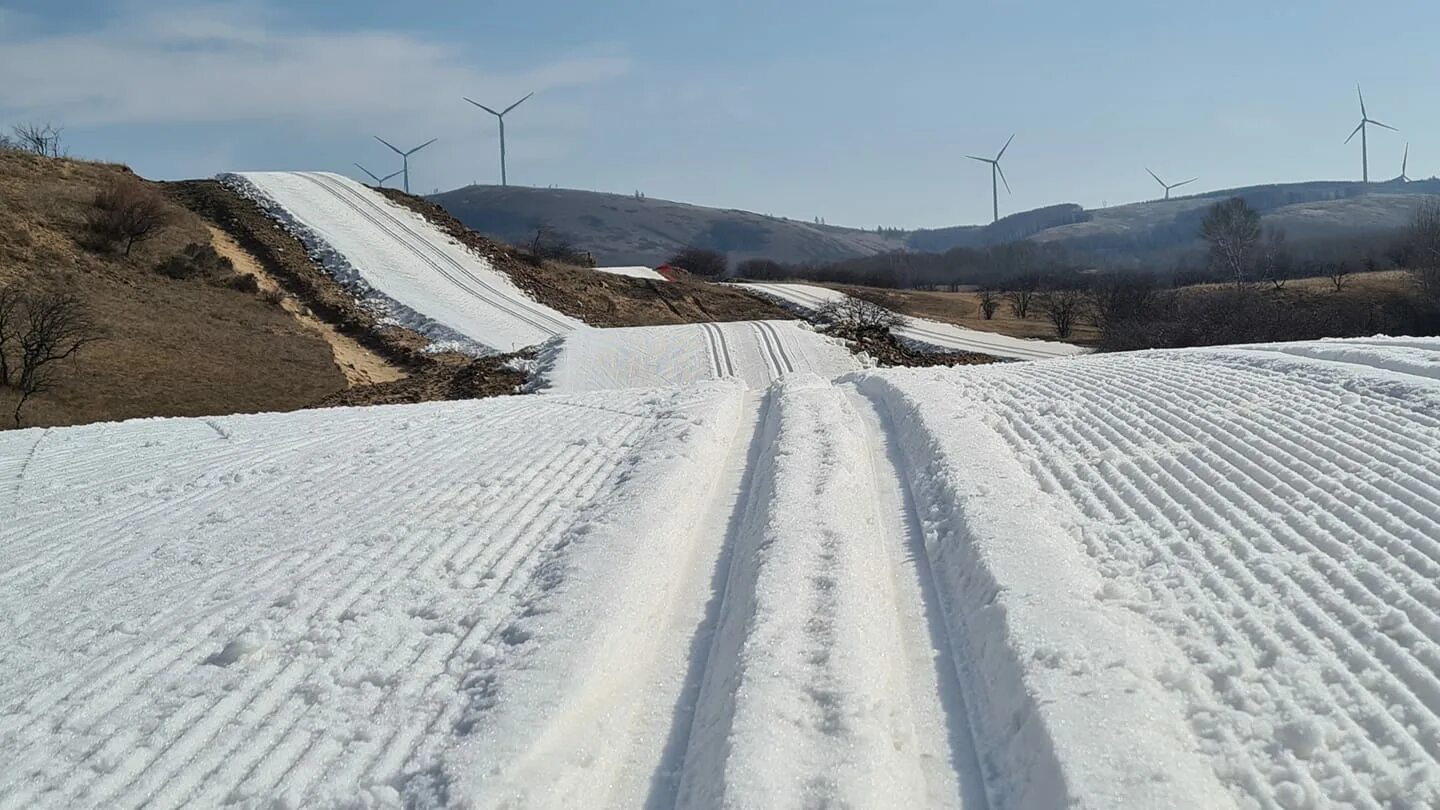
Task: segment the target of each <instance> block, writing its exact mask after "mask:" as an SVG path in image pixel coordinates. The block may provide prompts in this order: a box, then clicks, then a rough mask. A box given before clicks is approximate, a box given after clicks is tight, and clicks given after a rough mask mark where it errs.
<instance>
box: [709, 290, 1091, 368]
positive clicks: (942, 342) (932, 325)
mask: <svg viewBox="0 0 1440 810" xmlns="http://www.w3.org/2000/svg"><path fill="white" fill-rule="evenodd" d="M735 286H737V287H743V288H745V289H748V290H753V291H754V292H757V293H760V294H762V295H766V296H770V297H772V298H777V299H779V300H780V301H782V302H784V303H787V304H790V305H791V306H795V307H799V308H801V309H805V310H815V309H819V308H820V307H822V306H824V305H825V304H826V303H828V302H831V301H842V300H844V299H845V298H847V296H846V295H845V293H842V292H840V291H839V290H832V289H830V288H829V287H818V286H815V285H813V284H771V283H759V282H746V283H743V284H736V285H735ZM902 317H903V318H904V323H903V324H902V325H900V326H897V327H895V328H894V329H893V330H892V331H893V332H894V333H895V335H896V336H897V337H901V338H905V339H906V340H911V341H914V342H916V343H921V344H925V345H928V346H935V347H937V348H940V349H949V350H953V351H965V352H979V353H980V354H988V355H992V356H994V357H1005V358H1009V359H1013V360H1041V359H1045V358H1050V357H1068V356H1071V355H1076V354H1083V353H1084V352H1085V349H1083V348H1081V347H1079V346H1074V345H1071V344H1069V343H1057V342H1055V341H1049V340H1026V339H1023V338H1014V337H1010V336H1009V335H1000V334H996V333H994V332H981V331H979V330H977V329H966V328H965V327H963V326H956V325H954V324H949V323H942V322H940V321H932V320H929V319H928V318H915V317H911V316H909V315H904V316H902Z"/></svg>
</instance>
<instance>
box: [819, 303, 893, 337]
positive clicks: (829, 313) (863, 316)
mask: <svg viewBox="0 0 1440 810" xmlns="http://www.w3.org/2000/svg"><path fill="white" fill-rule="evenodd" d="M815 319H816V320H817V321H819V322H820V323H822V324H824V325H826V326H828V327H830V328H831V329H836V330H839V331H842V332H848V333H854V334H859V333H864V332H889V331H890V330H891V329H892V328H894V327H896V326H899V325H900V323H901V320H902V319H901V317H900V315H899V313H897V312H895V311H893V310H889V309H886V308H885V307H882V306H880V305H879V304H874V303H871V302H869V301H864V300H861V299H859V298H852V297H850V296H846V297H845V298H839V299H835V300H832V301H827V302H825V305H824V306H822V307H820V309H818V310H816V312H815Z"/></svg>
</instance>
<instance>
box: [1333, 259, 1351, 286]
mask: <svg viewBox="0 0 1440 810" xmlns="http://www.w3.org/2000/svg"><path fill="white" fill-rule="evenodd" d="M1329 276H1330V286H1331V288H1332V289H1334V291H1335V292H1337V293H1338V292H1340V291H1341V290H1343V289H1345V286H1346V285H1347V284H1349V283H1350V263H1349V262H1347V261H1345V260H1344V259H1341V260H1340V261H1338V262H1335V263H1334V264H1332V265H1330V273H1329Z"/></svg>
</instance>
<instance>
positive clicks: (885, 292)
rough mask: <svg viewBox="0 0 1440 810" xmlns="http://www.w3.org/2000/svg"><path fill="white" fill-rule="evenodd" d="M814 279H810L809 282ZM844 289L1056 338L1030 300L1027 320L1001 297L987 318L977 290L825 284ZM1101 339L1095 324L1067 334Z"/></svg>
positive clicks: (890, 303) (973, 324) (923, 313)
mask: <svg viewBox="0 0 1440 810" xmlns="http://www.w3.org/2000/svg"><path fill="white" fill-rule="evenodd" d="M806 283H811V282H806ZM823 286H826V287H833V288H835V289H837V290H842V291H844V292H845V293H848V294H850V295H853V296H855V297H856V298H863V299H865V300H866V301H870V302H873V303H876V304H879V305H881V306H883V307H887V308H889V309H893V310H895V311H896V312H902V313H904V314H906V315H912V316H914V317H916V318H929V319H931V320H934V321H943V322H945V323H953V324H955V325H957V326H964V327H967V328H969V329H977V330H979V331H982V332H995V333H998V334H1001V335H1010V336H1011V337H1018V338H1036V339H1040V340H1057V338H1056V337H1055V328H1054V327H1053V326H1051V325H1050V322H1049V321H1047V320H1045V316H1044V315H1042V314H1040V312H1039V309H1040V308H1039V307H1038V306H1037V305H1036V304H1035V302H1033V301H1032V302H1031V312H1030V317H1028V318H1025V319H1024V320H1022V319H1020V318H1016V317H1015V316H1014V315H1012V314H1010V306H1009V304H1008V303H1006V302H1004V301H1001V302H1000V308H999V309H998V310H996V311H995V317H994V318H992V319H991V320H988V321H987V320H985V318H983V317H981V315H980V295H979V293H974V292H953V293H952V292H933V291H930V290H890V289H882V288H879V287H860V286H856V285H852V284H825V285H823ZM1097 339H1098V334H1097V333H1096V331H1095V327H1093V326H1091V325H1090V324H1088V323H1084V322H1082V323H1078V324H1076V325H1075V328H1074V332H1073V333H1071V335H1070V337H1068V338H1066V342H1068V343H1078V344H1082V345H1084V344H1088V343H1094V342H1095V341H1096V340H1097Z"/></svg>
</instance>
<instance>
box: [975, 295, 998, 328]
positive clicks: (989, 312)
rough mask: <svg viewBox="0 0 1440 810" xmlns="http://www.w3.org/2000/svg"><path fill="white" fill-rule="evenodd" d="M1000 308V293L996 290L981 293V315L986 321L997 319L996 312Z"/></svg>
mask: <svg viewBox="0 0 1440 810" xmlns="http://www.w3.org/2000/svg"><path fill="white" fill-rule="evenodd" d="M999 308H1000V293H997V292H995V291H994V290H981V291H980V315H981V317H983V318H984V319H985V320H987V321H988V320H990V319H991V318H994V317H995V311H996V310H998V309H999Z"/></svg>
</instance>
